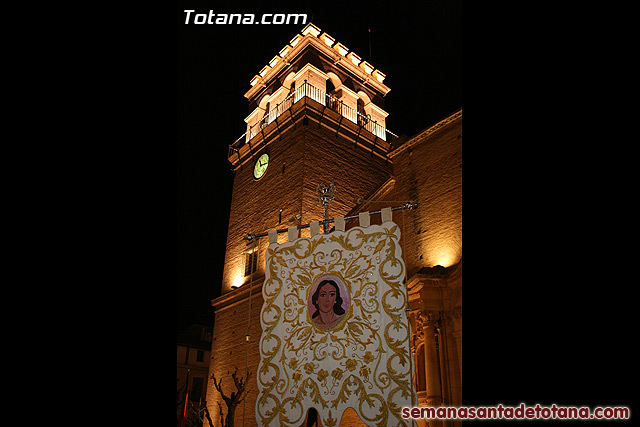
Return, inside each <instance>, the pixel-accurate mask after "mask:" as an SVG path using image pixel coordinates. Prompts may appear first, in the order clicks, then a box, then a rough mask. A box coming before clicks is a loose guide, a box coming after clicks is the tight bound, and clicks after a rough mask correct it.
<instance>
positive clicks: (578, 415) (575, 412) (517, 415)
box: [402, 403, 630, 420]
mask: <svg viewBox="0 0 640 427" xmlns="http://www.w3.org/2000/svg"><path fill="white" fill-rule="evenodd" d="M629 417H630V411H629V408H628V407H626V406H618V407H610V406H602V407H601V406H598V407H596V408H594V409H593V410H591V409H590V408H589V407H586V406H582V407H577V406H557V405H556V404H555V403H554V404H552V405H551V406H541V405H539V404H536V405H535V406H527V405H525V404H524V403H521V404H520V406H515V407H514V406H503V405H502V404H499V405H497V406H460V407H447V406H442V407H414V408H407V407H405V408H402V418H405V419H406V418H426V419H460V420H473V419H478V420H485V419H505V420H519V419H524V420H526V419H543V420H544V419H559V420H565V419H574V420H597V419H606V420H615V419H620V420H626V419H629Z"/></svg>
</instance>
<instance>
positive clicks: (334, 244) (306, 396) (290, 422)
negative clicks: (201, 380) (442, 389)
mask: <svg viewBox="0 0 640 427" xmlns="http://www.w3.org/2000/svg"><path fill="white" fill-rule="evenodd" d="M399 238H400V232H399V229H398V226H397V225H396V224H395V223H393V222H391V221H389V222H385V223H383V224H382V225H374V226H370V227H367V228H361V227H355V228H352V229H350V230H349V231H347V232H333V233H331V234H329V235H316V236H313V237H311V238H299V239H296V240H294V241H293V242H286V243H282V244H277V243H273V244H271V245H270V246H269V248H268V249H267V251H266V254H265V256H266V266H267V269H266V276H265V282H264V286H263V297H264V304H263V307H262V310H261V314H260V321H261V325H262V331H263V332H262V337H261V339H260V357H261V360H260V365H259V368H258V376H257V381H258V389H259V394H258V400H257V403H256V418H257V420H258V423H259V425H261V426H294V425H300V424H301V423H302V421H303V420H304V417H305V414H306V411H307V409H308V408H310V407H314V408H315V409H316V410H317V411H318V413H319V416H320V417H321V419H322V420H324V422H325V423H326V424H332V423H335V422H339V420H340V418H341V416H342V415H341V414H342V412H343V411H344V409H345V408H346V407H347V406H351V407H353V408H354V409H355V410H356V412H357V413H358V415H359V416H360V418H361V419H362V420H363V421H364V422H365V423H366V424H367V425H371V426H380V427H381V426H387V425H394V426H396V425H397V426H408V425H409V421H408V420H405V419H403V418H402V417H401V413H400V411H401V408H402V406H410V405H411V396H412V394H414V393H415V390H413V388H412V384H411V378H410V375H411V372H412V370H411V363H412V357H411V356H410V354H409V353H410V348H409V347H410V342H409V339H410V335H411V334H410V331H409V324H408V321H407V316H406V311H405V307H406V303H407V293H406V288H405V287H404V286H403V285H402V281H403V279H404V273H405V267H404V262H403V260H402V257H401V250H400V245H399V244H398V242H399ZM336 420H337V421H336Z"/></svg>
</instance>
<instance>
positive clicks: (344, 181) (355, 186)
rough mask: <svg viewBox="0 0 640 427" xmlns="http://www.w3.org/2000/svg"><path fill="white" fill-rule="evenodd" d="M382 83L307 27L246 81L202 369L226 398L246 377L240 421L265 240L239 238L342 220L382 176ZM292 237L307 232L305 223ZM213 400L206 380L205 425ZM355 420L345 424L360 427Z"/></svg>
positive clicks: (385, 136) (254, 343)
mask: <svg viewBox="0 0 640 427" xmlns="http://www.w3.org/2000/svg"><path fill="white" fill-rule="evenodd" d="M267 59H268V58H265V61H266V60H267ZM384 79H385V74H384V73H382V72H381V71H380V70H378V69H376V68H375V67H374V66H373V65H371V64H369V63H368V62H366V61H363V60H362V58H361V57H360V56H358V55H357V54H356V53H355V52H352V51H350V50H349V49H348V48H347V47H346V46H345V45H343V44H342V43H339V42H336V40H335V39H334V38H333V37H332V36H330V35H329V34H327V33H326V32H323V31H322V30H321V29H320V28H318V27H317V26H315V25H314V24H311V23H310V24H308V25H307V26H305V27H304V28H303V29H302V31H301V32H300V33H299V34H296V35H295V37H293V38H292V39H291V41H290V42H289V43H288V44H286V45H285V46H284V47H283V48H282V50H280V52H278V53H277V54H276V55H275V56H273V57H272V58H271V60H269V62H268V63H267V64H266V65H265V66H264V67H263V68H262V69H261V70H259V71H258V73H257V74H256V75H255V76H254V77H253V78H252V79H251V81H250V82H249V83H250V88H249V89H248V91H247V92H246V93H245V95H244V96H245V97H246V98H247V100H248V102H249V112H248V115H247V116H246V117H245V118H244V120H245V122H246V132H245V133H244V134H243V135H242V136H240V137H239V138H238V139H237V140H236V141H232V142H231V143H230V145H229V154H228V160H229V165H230V167H231V168H232V170H233V171H234V174H235V176H234V182H233V193H232V199H231V206H230V212H229V228H228V233H227V245H226V254H225V262H224V270H223V277H222V283H221V295H220V297H218V298H216V299H214V300H213V301H212V302H211V304H212V306H213V307H214V310H215V324H214V331H213V343H212V360H211V364H210V372H209V373H210V376H211V375H214V376H215V377H216V378H217V379H218V380H220V379H225V385H224V386H223V387H222V391H223V392H224V393H226V394H227V395H230V394H231V393H232V392H234V391H235V389H234V388H233V382H232V381H231V380H230V379H229V378H230V377H231V374H233V373H234V372H235V371H237V372H238V376H239V377H241V376H243V375H244V373H246V372H249V373H250V375H251V376H250V378H249V380H248V383H247V395H246V398H245V403H244V405H245V406H246V408H249V409H244V410H243V409H242V408H237V411H236V412H235V417H236V419H240V418H242V417H244V425H256V420H255V414H254V410H253V408H254V407H255V403H256V400H257V395H258V388H257V385H256V373H257V369H258V365H259V362H260V356H259V354H260V351H259V341H260V335H261V332H262V330H261V325H260V308H261V306H262V303H263V299H262V293H261V290H262V284H263V281H264V277H265V258H264V254H265V251H266V249H267V247H268V245H269V241H268V239H266V238H265V239H251V238H247V236H249V235H250V234H257V233H264V232H267V231H269V230H274V229H283V228H289V227H292V226H296V225H302V224H308V223H310V222H312V221H320V220H323V219H324V218H325V216H326V215H327V214H328V215H329V218H335V217H338V216H346V215H348V214H349V213H350V212H351V211H353V210H354V209H356V207H357V206H358V204H359V203H360V201H361V200H362V199H366V198H368V197H370V196H371V195H372V194H374V193H375V192H376V191H378V190H379V189H380V188H381V186H382V187H384V184H385V183H387V182H389V181H391V180H392V178H391V177H392V172H393V166H392V162H391V159H390V157H389V156H388V154H389V152H390V149H391V143H392V141H393V140H394V139H397V136H396V135H395V134H393V133H392V132H390V131H388V130H387V129H386V118H387V112H386V111H385V110H384V97H385V95H386V94H387V93H388V92H389V90H390V89H389V88H388V87H387V86H386V85H385V84H384ZM239 119H240V118H239ZM331 183H333V186H331V185H330V184H331ZM320 186H325V188H326V187H331V188H333V189H334V190H335V191H334V192H333V195H332V197H333V199H332V201H331V203H330V206H329V212H328V213H327V212H326V211H325V206H323V204H322V203H321V202H320V201H319V193H318V190H319V187H320ZM327 231H329V230H327ZM299 233H300V236H302V237H307V236H309V229H308V228H306V229H301V230H299ZM286 239H287V235H286V233H283V234H280V235H279V236H278V241H279V242H284V241H286ZM220 399H221V398H220V391H219V390H217V389H216V388H214V386H213V381H212V380H210V381H209V384H208V391H207V406H208V407H209V410H210V412H211V415H212V418H213V422H214V424H215V425H220V414H219V413H218V410H217V408H218V406H217V404H218V403H219V402H220ZM225 411H226V409H225ZM352 415H355V412H354V413H353V414H352ZM347 418H349V416H348V415H347V416H346V418H344V419H345V420H346V419H347ZM357 418H358V417H357V415H355V419H354V422H355V423H356V424H355V425H361V424H358V422H359V420H358V419H357Z"/></svg>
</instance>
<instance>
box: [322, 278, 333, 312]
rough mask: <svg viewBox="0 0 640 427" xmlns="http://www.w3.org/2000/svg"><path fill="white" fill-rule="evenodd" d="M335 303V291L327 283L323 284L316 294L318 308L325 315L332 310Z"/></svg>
mask: <svg viewBox="0 0 640 427" xmlns="http://www.w3.org/2000/svg"><path fill="white" fill-rule="evenodd" d="M335 303H336V289H335V288H334V287H333V286H332V285H330V284H329V283H325V284H324V285H322V287H321V288H320V293H319V294H318V307H319V308H320V311H321V312H323V313H327V312H330V311H332V310H333V305H334V304H335Z"/></svg>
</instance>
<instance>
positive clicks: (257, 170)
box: [253, 153, 269, 179]
mask: <svg viewBox="0 0 640 427" xmlns="http://www.w3.org/2000/svg"><path fill="white" fill-rule="evenodd" d="M268 167H269V155H268V154H267V153H264V154H263V155H261V156H260V157H258V160H257V161H256V164H255V165H254V166H253V177H254V178H255V179H260V178H262V175H264V173H265V172H266V171H267V168H268Z"/></svg>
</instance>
